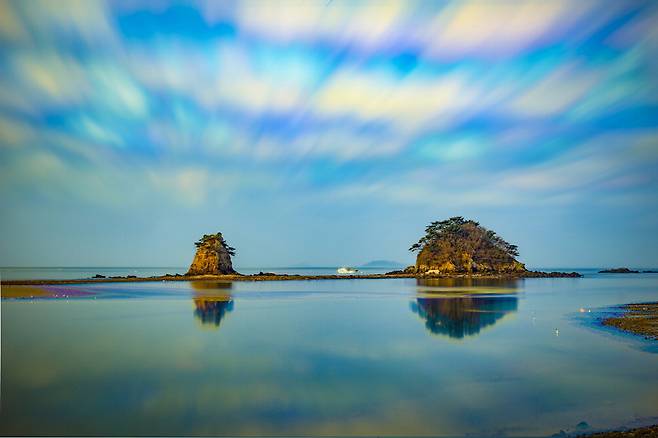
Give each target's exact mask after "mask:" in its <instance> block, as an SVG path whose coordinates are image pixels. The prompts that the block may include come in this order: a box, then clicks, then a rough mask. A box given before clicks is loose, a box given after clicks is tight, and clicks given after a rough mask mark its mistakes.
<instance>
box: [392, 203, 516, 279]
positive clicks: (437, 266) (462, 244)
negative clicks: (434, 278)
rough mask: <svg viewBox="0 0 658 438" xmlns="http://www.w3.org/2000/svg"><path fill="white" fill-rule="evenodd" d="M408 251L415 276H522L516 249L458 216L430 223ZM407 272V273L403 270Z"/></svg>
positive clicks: (493, 234)
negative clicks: (413, 256)
mask: <svg viewBox="0 0 658 438" xmlns="http://www.w3.org/2000/svg"><path fill="white" fill-rule="evenodd" d="M425 231H426V234H425V236H424V237H423V238H421V239H420V240H419V241H418V243H416V244H414V245H412V247H411V248H410V250H411V251H418V256H417V257H416V265H415V266H414V267H413V269H414V270H415V273H417V274H459V273H464V274H470V273H496V274H499V273H521V272H526V268H525V265H524V264H523V263H520V262H518V261H517V260H516V258H515V257H517V256H518V249H517V247H516V245H511V244H509V243H507V242H506V241H504V240H503V239H502V238H500V237H499V236H498V235H497V234H496V233H495V232H493V231H491V230H487V229H486V228H484V227H482V226H481V225H480V224H479V223H477V222H475V221H472V220H466V219H464V218H463V217H461V216H457V217H453V218H450V219H448V220H445V221H440V222H432V223H431V224H430V225H429V226H428V227H427V228H426V229H425ZM405 271H406V270H405Z"/></svg>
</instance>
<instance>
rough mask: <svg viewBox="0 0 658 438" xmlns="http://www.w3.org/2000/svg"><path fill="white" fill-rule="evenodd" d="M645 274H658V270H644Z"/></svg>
mask: <svg viewBox="0 0 658 438" xmlns="http://www.w3.org/2000/svg"><path fill="white" fill-rule="evenodd" d="M642 273H643V274H658V271H651V270H649V271H642Z"/></svg>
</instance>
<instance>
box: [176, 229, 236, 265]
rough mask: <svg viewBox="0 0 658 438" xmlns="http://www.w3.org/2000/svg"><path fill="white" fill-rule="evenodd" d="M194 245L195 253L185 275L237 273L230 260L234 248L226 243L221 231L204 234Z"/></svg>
mask: <svg viewBox="0 0 658 438" xmlns="http://www.w3.org/2000/svg"><path fill="white" fill-rule="evenodd" d="M194 245H196V254H194V260H192V264H191V265H190V269H189V270H188V271H187V274H185V275H231V274H237V272H236V271H235V269H233V264H232V262H231V257H232V256H234V255H235V248H233V247H231V246H229V244H228V243H226V240H224V237H223V236H222V233H217V234H204V235H203V237H202V238H201V239H199V240H198V241H197V242H195V243H194Z"/></svg>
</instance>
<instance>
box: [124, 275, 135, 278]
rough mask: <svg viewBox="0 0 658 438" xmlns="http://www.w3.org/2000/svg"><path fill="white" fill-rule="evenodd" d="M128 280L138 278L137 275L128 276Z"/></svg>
mask: <svg viewBox="0 0 658 438" xmlns="http://www.w3.org/2000/svg"><path fill="white" fill-rule="evenodd" d="M126 278H137V276H136V275H126Z"/></svg>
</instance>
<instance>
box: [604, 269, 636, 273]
mask: <svg viewBox="0 0 658 438" xmlns="http://www.w3.org/2000/svg"><path fill="white" fill-rule="evenodd" d="M639 273H640V271H635V270H632V269H628V268H613V269H603V270H602V271H599V274H639Z"/></svg>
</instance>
